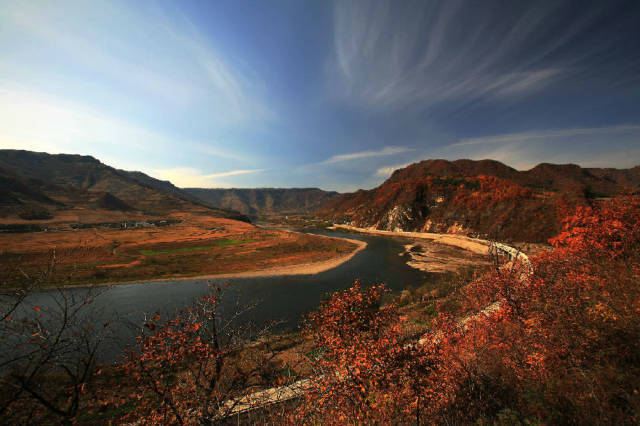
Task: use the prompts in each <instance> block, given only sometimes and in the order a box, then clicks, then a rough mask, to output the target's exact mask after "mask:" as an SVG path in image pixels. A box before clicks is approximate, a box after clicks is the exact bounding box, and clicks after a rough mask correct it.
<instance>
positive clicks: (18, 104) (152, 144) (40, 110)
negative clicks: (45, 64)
mask: <svg viewBox="0 0 640 426" xmlns="http://www.w3.org/2000/svg"><path fill="white" fill-rule="evenodd" d="M0 129H2V131H1V132H0V148H5V149H7V148H11V149H28V150H33V151H45V152H51V153H80V154H87V155H94V156H97V157H98V158H99V159H100V160H103V161H105V162H108V163H110V164H112V165H115V166H117V167H126V168H132V169H140V168H141V167H145V166H147V167H148V165H147V164H146V162H147V161H148V160H149V159H150V158H152V157H155V158H157V157H158V155H162V154H163V153H166V152H171V150H174V149H175V144H180V145H181V146H182V147H183V150H193V151H196V152H202V153H204V154H206V155H208V156H212V157H222V158H227V159H237V160H241V159H242V157H240V156H239V155H238V154H235V153H233V152H228V151H226V150H224V149H222V148H220V147H216V146H215V144H213V143H211V142H209V143H204V142H195V141H191V140H188V139H181V138H171V137H169V136H167V135H165V134H163V133H158V132H155V131H153V130H149V129H146V128H144V127H140V126H137V125H135V124H132V123H130V122H127V121H124V120H122V119H119V118H117V117H113V116H110V115H108V114H104V113H101V112H100V111H96V110H93V109H91V108H89V107H87V106H85V105H82V104H77V103H74V102H71V101H68V100H65V99H60V98H58V97H55V96H47V95H43V94H42V93H39V92H31V91H28V90H25V89H23V88H20V87H13V86H8V85H4V84H2V81H0ZM125 159H129V160H128V161H127V160H125Z"/></svg>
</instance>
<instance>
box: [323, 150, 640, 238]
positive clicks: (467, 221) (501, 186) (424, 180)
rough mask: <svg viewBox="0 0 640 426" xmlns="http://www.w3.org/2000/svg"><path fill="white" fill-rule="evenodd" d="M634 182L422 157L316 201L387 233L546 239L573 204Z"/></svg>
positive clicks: (567, 170) (556, 168) (621, 176)
mask: <svg viewBox="0 0 640 426" xmlns="http://www.w3.org/2000/svg"><path fill="white" fill-rule="evenodd" d="M639 187H640V173H638V167H636V168H634V169H629V170H616V169H585V168H581V167H579V166H576V165H572V164H567V165H555V164H540V165H538V166H536V167H534V168H533V169H531V170H527V171H518V170H515V169H513V168H511V167H508V166H506V165H504V164H502V163H499V162H497V161H492V160H482V161H472V160H458V161H453V162H450V161H446V160H427V161H422V162H420V163H415V164H412V165H410V166H408V167H406V168H404V169H400V170H396V171H395V172H394V173H393V174H392V175H391V177H390V178H389V179H388V180H387V181H385V182H384V183H383V184H382V185H380V186H379V187H377V188H374V189H372V190H368V191H364V190H360V191H357V192H355V193H351V194H343V195H341V196H340V197H338V198H336V199H335V200H332V201H329V202H328V203H326V204H325V205H324V206H322V208H321V210H320V213H321V214H322V215H323V216H325V217H328V218H330V219H332V220H334V221H338V222H348V223H352V224H353V225H355V226H361V227H374V228H376V229H384V230H390V231H397V230H403V231H418V232H450V233H462V234H472V235H481V236H483V237H486V238H497V239H502V240H518V241H532V242H538V241H546V240H547V239H548V238H550V237H552V236H554V235H556V234H557V232H558V231H559V230H560V223H559V221H558V218H559V217H562V216H563V215H564V213H565V212H566V210H567V209H568V208H570V207H571V206H575V205H586V204H589V203H592V202H596V201H595V200H596V199H597V198H598V197H609V196H614V195H616V194H617V193H618V192H620V191H623V190H625V188H626V190H631V191H637V190H638V188H639Z"/></svg>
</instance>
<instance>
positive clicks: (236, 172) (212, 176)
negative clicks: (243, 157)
mask: <svg viewBox="0 0 640 426" xmlns="http://www.w3.org/2000/svg"><path fill="white" fill-rule="evenodd" d="M265 170H266V169H245V170H231V171H228V172H222V173H213V174H210V175H204V176H203V177H204V178H205V179H216V178H222V177H228V176H238V175H246V174H250V173H260V172H264V171H265Z"/></svg>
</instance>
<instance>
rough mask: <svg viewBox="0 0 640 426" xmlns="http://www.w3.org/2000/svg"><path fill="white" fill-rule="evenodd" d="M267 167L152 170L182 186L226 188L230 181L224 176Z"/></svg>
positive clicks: (254, 171) (250, 172)
mask: <svg viewBox="0 0 640 426" xmlns="http://www.w3.org/2000/svg"><path fill="white" fill-rule="evenodd" d="M263 171H265V169H250V170H249V169H247V170H230V171H227V172H221V173H211V174H206V173H203V172H202V171H201V170H199V169H196V168H193V167H172V168H168V169H156V170H153V171H152V172H151V174H152V175H153V176H155V177H156V178H158V179H163V180H168V181H171V183H173V184H174V185H176V186H178V187H181V188H189V187H198V188H224V187H229V186H230V185H229V183H228V182H225V181H224V178H226V177H231V176H238V175H247V174H252V173H260V172H263Z"/></svg>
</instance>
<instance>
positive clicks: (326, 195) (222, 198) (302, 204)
mask: <svg viewBox="0 0 640 426" xmlns="http://www.w3.org/2000/svg"><path fill="white" fill-rule="evenodd" d="M184 191H185V192H187V193H188V194H190V195H192V196H194V197H197V198H199V199H200V200H202V201H203V202H205V203H206V204H208V205H210V206H212V207H217V208H223V209H232V210H236V211H238V212H241V213H243V214H246V215H251V216H269V215H283V214H285V215H286V214H308V213H314V212H315V211H316V210H317V209H318V208H319V207H320V206H321V205H323V204H325V203H327V202H328V201H330V200H333V199H335V198H336V197H338V196H339V195H340V194H338V193H337V192H329V191H323V190H321V189H318V188H245V189H238V188H230V189H217V188H216V189H208V188H185V189H184Z"/></svg>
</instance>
